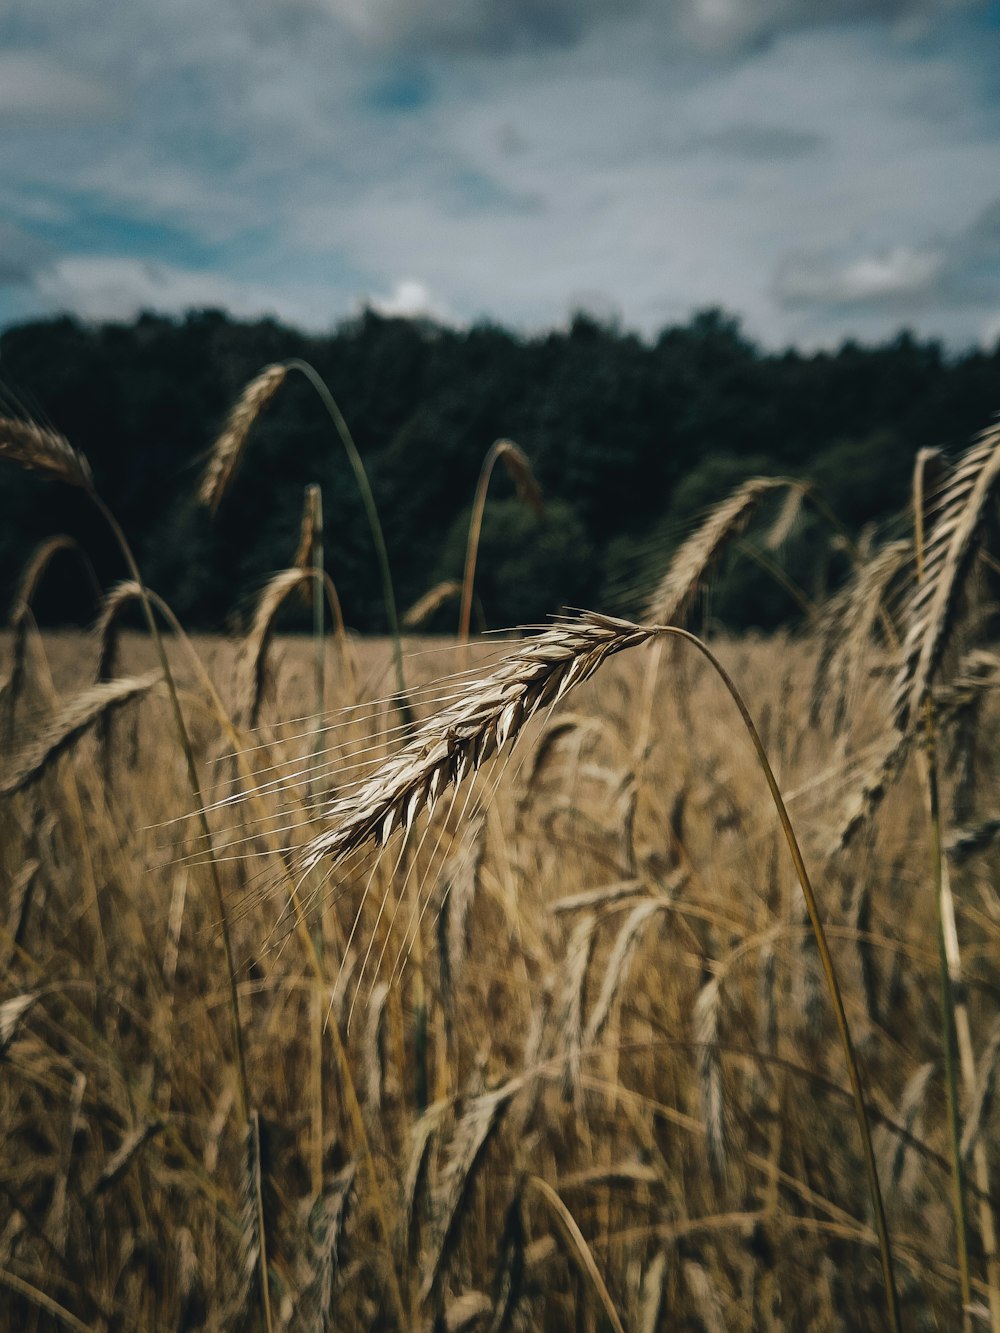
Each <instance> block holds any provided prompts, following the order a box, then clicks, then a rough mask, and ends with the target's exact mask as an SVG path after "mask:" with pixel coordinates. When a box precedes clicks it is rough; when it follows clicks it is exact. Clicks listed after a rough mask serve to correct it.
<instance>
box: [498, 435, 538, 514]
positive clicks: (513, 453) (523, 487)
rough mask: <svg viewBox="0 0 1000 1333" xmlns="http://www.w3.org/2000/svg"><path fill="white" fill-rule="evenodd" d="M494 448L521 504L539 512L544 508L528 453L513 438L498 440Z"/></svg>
mask: <svg viewBox="0 0 1000 1333" xmlns="http://www.w3.org/2000/svg"><path fill="white" fill-rule="evenodd" d="M494 449H495V450H496V456H497V458H499V459H502V460H503V465H504V467H505V468H506V469H507V475H508V476H509V477H510V479H511V481H512V482H513V483H514V487H515V489H516V491H517V498H518V499H519V500H520V501H521V503H522V504H526V505H528V506H529V508H531V509H533V510H534V511H535V513H536V514H541V513H542V511H543V508H544V504H543V501H542V488H541V487H540V486H539V484H538V481H537V479H536V477H535V474H534V472H533V471H532V468H531V463H530V462H529V461H528V455H527V454H526V453H525V452H524V450H523V449H522V448H521V446H520V445H519V444H515V443H514V441H513V440H498V441H497V443H496V444H495V445H494Z"/></svg>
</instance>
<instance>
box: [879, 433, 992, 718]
mask: <svg viewBox="0 0 1000 1333" xmlns="http://www.w3.org/2000/svg"><path fill="white" fill-rule="evenodd" d="M998 482H1000V421H998V422H995V423H994V425H993V426H992V427H990V429H989V430H987V431H985V432H984V433H983V434H982V435H981V436H980V437H979V439H978V440H977V441H976V442H975V443H974V444H973V445H972V447H971V448H969V449H967V450H966V452H965V453H964V454H963V455H962V457H961V458H960V459H959V460H958V462H957V463H956V465H955V467H954V468H953V469H952V471H951V473H950V474H949V475H948V477H947V479H946V481H945V483H944V485H943V486H942V487H941V489H940V491H939V493H938V499H937V505H936V510H937V514H936V518H935V521H934V524H933V526H932V527H931V529H930V532H929V533H928V534H927V538H926V543H925V546H924V550H923V552H922V560H921V570H920V574H921V576H920V578H919V580H918V582H917V585H916V588H915V590H914V594H913V597H912V599H911V601H910V605H909V608H908V614H907V618H906V620H907V631H906V638H905V640H904V642H903V662H902V665H901V666H900V669H899V672H898V674H897V676H896V680H895V682H894V686H893V696H892V708H893V714H894V717H895V720H896V725H897V726H898V727H899V729H900V730H901V731H905V730H906V729H907V728H908V727H909V726H910V725H911V724H912V722H913V720H914V718H915V717H916V716H917V714H918V712H919V709H920V706H921V704H922V703H923V702H924V699H925V698H926V697H927V693H928V691H929V690H930V688H931V686H932V684H933V683H934V677H935V674H936V672H937V669H938V667H939V666H940V663H941V659H942V657H943V656H944V653H945V650H946V648H947V646H948V642H949V636H950V631H951V628H952V626H953V624H954V621H955V615H956V611H957V609H958V603H959V599H960V597H961V593H962V587H963V583H964V579H965V574H966V572H967V571H968V568H969V564H970V562H971V559H972V555H973V553H974V550H975V538H976V533H977V531H978V529H979V526H980V523H981V521H982V518H983V515H984V514H985V512H986V508H987V506H988V504H989V502H990V500H991V498H992V497H993V495H994V494H995V493H996V489H997V484H998Z"/></svg>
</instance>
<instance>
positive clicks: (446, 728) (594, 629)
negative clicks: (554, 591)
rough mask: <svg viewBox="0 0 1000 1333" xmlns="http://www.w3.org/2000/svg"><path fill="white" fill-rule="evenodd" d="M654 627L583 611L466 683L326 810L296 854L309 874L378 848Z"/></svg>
mask: <svg viewBox="0 0 1000 1333" xmlns="http://www.w3.org/2000/svg"><path fill="white" fill-rule="evenodd" d="M657 632H658V631H657V630H656V629H655V627H650V626H644V625H635V624H633V623H632V622H631V621H628V620H619V619H616V618H614V617H611V616H602V615H598V614H597V613H596V612H586V613H584V614H583V615H581V616H580V617H579V618H578V619H576V620H566V621H563V622H561V623H559V624H557V625H555V626H553V628H552V629H550V630H546V631H545V632H544V633H543V634H539V635H538V636H537V637H535V638H534V639H530V640H527V641H525V642H524V643H523V644H521V645H519V646H518V647H517V648H516V649H515V650H514V651H513V652H512V653H511V654H510V655H509V656H507V657H506V658H504V659H503V661H501V662H500V664H499V665H498V666H497V667H496V668H495V669H494V670H493V671H492V672H491V673H490V674H489V675H487V676H485V677H483V678H482V679H479V680H474V681H472V682H471V683H468V684H467V685H465V687H464V688H463V690H462V692H461V693H460V695H459V697H458V699H457V700H456V701H455V702H454V703H452V704H450V705H449V706H448V707H447V708H445V709H443V710H442V711H441V712H440V713H438V714H436V716H434V717H432V718H431V719H430V720H429V721H427V722H425V723H423V724H422V725H421V726H419V727H418V728H417V729H416V731H415V732H414V734H413V737H412V739H411V740H410V741H409V742H408V743H407V744H406V745H405V746H404V747H403V749H401V750H400V751H399V752H398V753H397V754H395V755H393V756H391V757H390V758H389V759H388V760H386V762H385V763H384V764H382V765H381V767H380V768H379V769H377V770H376V772H375V773H373V774H372V776H371V777H370V778H367V779H366V780H365V781H364V782H361V783H360V784H358V786H357V787H355V788H354V789H353V790H352V791H351V792H350V793H349V794H348V795H346V796H343V797H338V798H337V799H335V800H334V801H332V802H331V803H330V804H329V805H328V807H327V810H326V819H327V821H328V825H329V827H328V828H327V829H326V830H325V831H324V832H323V833H321V834H320V835H319V836H318V837H316V838H314V839H313V841H312V842H310V843H309V844H308V845H307V846H306V848H305V849H304V854H303V869H304V870H309V869H310V868H312V867H313V866H315V865H318V864H319V863H320V862H321V861H323V860H325V859H327V858H329V859H331V860H333V861H335V862H336V861H340V860H342V859H344V858H345V857H347V856H349V855H350V853H351V852H352V851H354V850H355V849H356V848H358V847H360V846H362V844H364V843H366V842H368V841H369V840H373V841H375V842H377V843H378V844H379V845H384V844H385V842H386V841H387V840H388V838H389V837H390V835H391V834H392V833H393V832H394V831H395V830H396V829H397V828H404V829H406V830H409V829H410V828H411V827H412V826H413V822H414V820H415V819H416V818H417V817H418V815H420V813H421V812H423V811H427V812H430V811H431V810H433V808H434V807H435V806H436V804H437V802H438V800H439V799H440V797H441V796H442V794H443V793H444V792H445V791H446V790H447V789H448V788H449V787H452V786H455V787H457V786H460V785H461V783H462V782H463V781H464V780H465V778H466V777H468V776H470V775H472V774H473V773H475V772H476V771H477V770H478V769H479V767H480V766H481V765H482V764H483V763H485V762H486V760H487V759H489V758H491V757H492V756H493V755H495V754H496V753H497V752H499V751H500V750H502V749H504V747H505V746H507V745H512V744H513V743H514V741H515V740H516V739H517V737H518V735H519V734H520V733H521V731H522V730H523V728H524V727H525V726H526V725H527V723H528V722H529V721H530V720H531V718H532V717H534V716H535V715H536V714H537V713H539V712H540V711H541V710H542V709H543V708H545V707H547V706H548V705H550V704H556V703H558V702H559V700H560V699H562V698H563V696H564V695H565V694H566V693H567V692H568V691H569V690H570V689H572V688H573V687H574V686H576V685H578V684H579V683H581V682H582V681H585V680H587V679H589V678H590V677H591V676H592V675H593V674H594V672H595V671H597V669H598V668H599V667H600V666H601V664H602V663H603V662H605V661H606V660H607V659H608V657H610V656H612V655H613V654H615V653H619V652H622V651H624V650H625V649H627V648H632V647H634V646H635V645H637V644H640V643H645V642H646V641H647V640H649V639H650V638H652V637H653V636H654V635H655V634H656V633H657Z"/></svg>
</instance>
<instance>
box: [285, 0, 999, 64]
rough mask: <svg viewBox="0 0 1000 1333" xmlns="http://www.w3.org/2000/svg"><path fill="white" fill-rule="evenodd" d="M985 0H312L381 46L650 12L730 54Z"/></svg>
mask: <svg viewBox="0 0 1000 1333" xmlns="http://www.w3.org/2000/svg"><path fill="white" fill-rule="evenodd" d="M976 2H977V0H465V2H464V3H461V4H456V3H454V0H302V3H307V4H315V5H318V6H320V7H321V8H323V9H325V10H326V12H328V13H330V14H332V15H334V16H335V17H336V18H338V19H339V20H341V21H342V22H344V23H345V24H346V25H347V26H348V27H349V28H350V29H351V30H352V31H353V32H354V33H355V34H356V35H357V36H359V37H360V38H362V40H364V41H366V42H369V43H372V44H374V45H379V46H389V47H397V48H400V47H402V48H419V49H424V50H435V51H443V52H449V53H452V54H455V53H473V54H492V55H496V54H503V53H510V52H517V51H521V50H524V49H526V48H543V47H558V46H568V45H572V44H573V43H574V42H577V41H579V40H580V39H581V38H582V37H583V36H584V34H586V33H587V32H588V31H589V30H590V29H591V28H593V27H595V26H596V25H597V24H599V23H601V22H604V21H608V22H615V23H618V24H621V23H623V22H627V21H630V20H631V19H633V18H635V17H636V16H640V17H641V18H643V19H644V20H646V21H647V23H648V24H649V26H650V27H651V28H653V27H655V28H656V29H658V30H659V32H660V34H661V36H664V37H666V38H667V39H668V40H669V41H670V42H673V43H676V42H677V41H678V40H679V39H680V40H683V39H687V40H689V41H691V42H693V43H694V45H695V46H697V47H701V48H703V49H707V50H709V51H711V50H716V51H719V52H727V51H732V50H739V49H741V48H746V47H753V46H755V45H759V44H760V43H761V42H766V41H768V40H769V39H771V38H773V37H775V36H777V35H778V34H779V33H780V32H782V31H784V30H788V29H795V28H806V27H811V26H815V25H818V24H829V23H841V22H846V23H849V22H857V21H865V20H872V19H875V20H883V21H888V22H891V23H896V24H898V25H900V27H901V30H905V28H906V27H909V28H911V29H912V28H913V27H914V25H917V26H918V27H919V25H920V24H921V23H927V22H931V21H933V19H934V18H935V17H936V16H937V15H939V14H946V13H954V11H955V10H956V9H957V8H961V7H963V6H965V7H971V6H973V5H974V4H975V3H976Z"/></svg>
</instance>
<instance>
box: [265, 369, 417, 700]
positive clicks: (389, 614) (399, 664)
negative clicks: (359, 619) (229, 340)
mask: <svg viewBox="0 0 1000 1333" xmlns="http://www.w3.org/2000/svg"><path fill="white" fill-rule="evenodd" d="M285 366H286V367H287V368H288V369H289V370H297V371H298V372H299V374H301V375H304V376H305V377H306V379H307V380H308V381H309V383H310V384H311V385H312V386H313V388H314V389H315V390H316V392H317V394H319V397H320V400H321V402H322V403H323V406H324V407H325V408H326V410H327V413H328V415H329V417H330V420H331V421H332V422H333V424H334V426H335V427H336V430H337V434H338V435H339V436H340V439H341V443H342V444H343V446H344V449H345V451H346V453H347V458H348V461H349V462H350V465H351V469H352V471H353V472H354V479H355V481H356V482H357V486H358V490H359V492H360V493H361V500H362V503H363V504H364V507H365V513H366V515H367V517H368V526H369V528H370V529H371V534H372V541H373V542H374V543H375V554H376V556H377V558H378V567H379V574H380V575H381V579H382V600H383V602H384V603H385V614H386V619H387V620H388V622H389V633H390V635H391V636H392V657H393V663H394V665H395V669H396V688H397V689H398V690H399V694H400V700H401V706H402V709H403V712H404V714H405V713H407V712H408V711H409V710H408V706H407V704H406V675H405V672H404V670H403V643H402V639H401V638H400V634H399V616H398V615H397V613H396V594H395V592H394V591H393V586H392V573H391V571H390V569H389V553H388V551H387V550H386V547H385V538H384V536H383V535H382V524H381V521H380V520H379V516H378V508H377V506H376V504H375V496H374V495H373V494H372V488H371V483H370V482H369V480H368V473H367V472H366V471H365V465H364V461H363V460H362V457H361V454H360V453H359V452H358V446H357V445H356V444H355V443H354V437H353V436H352V435H351V432H350V429H349V428H348V425H347V422H346V420H345V419H344V414H343V413H342V412H341V410H340V408H339V407H338V406H337V403H336V400H335V399H334V397H333V394H332V393H331V392H330V390H329V389H328V388H327V387H326V383H325V381H324V380H323V378H322V376H321V375H320V374H319V373H318V372H317V371H316V370H315V369H314V368H313V367H312V366H311V365H310V364H309V362H308V361H301V360H299V358H298V357H293V358H292V359H291V360H290V361H286V362H285Z"/></svg>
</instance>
